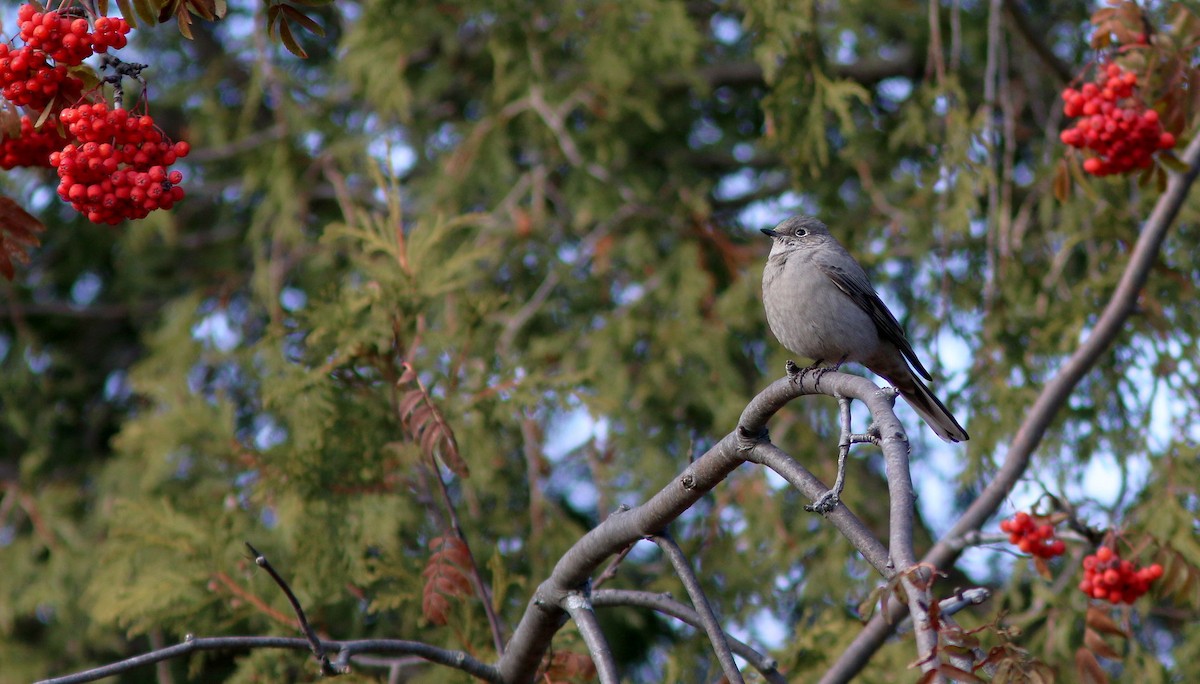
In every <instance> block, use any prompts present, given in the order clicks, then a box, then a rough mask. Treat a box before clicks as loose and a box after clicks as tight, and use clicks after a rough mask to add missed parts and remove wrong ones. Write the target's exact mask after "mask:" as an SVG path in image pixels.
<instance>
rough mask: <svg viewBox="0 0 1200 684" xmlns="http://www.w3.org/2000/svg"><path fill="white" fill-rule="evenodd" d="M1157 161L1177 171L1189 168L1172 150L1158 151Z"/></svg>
mask: <svg viewBox="0 0 1200 684" xmlns="http://www.w3.org/2000/svg"><path fill="white" fill-rule="evenodd" d="M1158 161H1159V162H1160V163H1161V164H1162V165H1163V166H1165V167H1167V168H1168V169H1171V170H1172V171H1177V172H1179V173H1187V172H1188V171H1190V170H1191V169H1190V168H1189V167H1188V165H1187V164H1185V163H1184V162H1183V160H1182V159H1180V158H1179V157H1178V156H1176V155H1175V153H1174V152H1160V153H1159V155H1158Z"/></svg>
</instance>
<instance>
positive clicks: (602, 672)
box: [562, 591, 621, 684]
mask: <svg viewBox="0 0 1200 684" xmlns="http://www.w3.org/2000/svg"><path fill="white" fill-rule="evenodd" d="M562 609H563V610H565V611H567V614H568V615H570V616H571V619H572V620H574V621H575V626H576V627H577V628H578V629H579V634H580V635H581V636H582V637H583V642H584V643H585V644H587V647H588V654H590V655H591V656H592V662H593V663H595V664H596V673H597V674H598V675H599V676H600V683H601V684H617V683H618V682H619V681H621V678H620V676H618V675H617V661H616V659H615V658H613V653H612V648H611V647H610V646H609V645H608V640H607V639H605V638H604V632H602V631H601V630H600V621H599V620H597V619H596V612H595V611H594V610H592V602H591V600H589V599H588V597H587V596H586V595H584V593H583V592H579V591H572V592H568V593H567V595H566V596H565V597H563V601H562Z"/></svg>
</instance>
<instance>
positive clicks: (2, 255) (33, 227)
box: [0, 195, 46, 280]
mask: <svg viewBox="0 0 1200 684" xmlns="http://www.w3.org/2000/svg"><path fill="white" fill-rule="evenodd" d="M45 230H46V226H44V225H42V222H41V221H39V220H37V219H36V218H34V216H33V215H32V214H30V213H29V212H27V211H25V210H24V209H23V208H22V207H21V205H19V204H17V203H16V202H15V201H13V200H12V199H11V198H9V197H5V196H3V195H0V275H3V276H4V277H5V278H6V279H8V280H12V279H13V276H15V275H16V270H15V269H14V268H13V262H14V261H19V262H21V263H22V264H28V263H29V253H28V252H29V248H31V247H37V246H38V245H40V244H42V243H41V241H39V240H38V238H37V234H38V233H41V232H43V231H45Z"/></svg>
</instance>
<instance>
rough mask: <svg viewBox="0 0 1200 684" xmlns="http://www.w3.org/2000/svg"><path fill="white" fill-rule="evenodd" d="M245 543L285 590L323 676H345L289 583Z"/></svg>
mask: <svg viewBox="0 0 1200 684" xmlns="http://www.w3.org/2000/svg"><path fill="white" fill-rule="evenodd" d="M243 543H244V544H245V545H246V548H248V549H250V553H252V554H254V564H255V565H257V566H258V567H260V568H262V569H263V570H266V571H267V574H268V575H270V576H271V579H273V580H275V584H278V585H279V588H280V589H282V590H283V595H284V596H286V597H287V600H288V603H290V604H292V610H294V611H295V612H296V619H297V620H299V621H300V631H301V632H304V638H305V639H307V640H308V645H309V647H310V648H311V649H312V653H313V656H314V657H316V659H317V662H318V663H320V664H321V674H323V675H327V676H328V675H338V674H345V673H344V672H338V671H337V670H336V669H334V667H333V663H331V662H329V658H328V657H327V656H326V655H325V649H324V647H323V646H321V639H320V637H318V636H317V633H316V632H315V631H314V630H313V628H312V625H310V624H308V618H306V617H305V616H304V608H303V607H301V605H300V600H299V599H297V598H296V595H295V594H294V593H292V588H291V587H289V586H288V583H287V581H286V580H284V579H283V576H282V575H280V574H279V573H278V572H277V571H276V570H275V567H274V566H273V565H271V562H270V561H268V560H267V557H266V556H264V555H263V554H262V553H260V552H259V550H258V549H256V548H254V547H253V546H252V545H251V544H250V542H243Z"/></svg>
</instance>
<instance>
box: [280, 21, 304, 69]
mask: <svg viewBox="0 0 1200 684" xmlns="http://www.w3.org/2000/svg"><path fill="white" fill-rule="evenodd" d="M279 39H280V40H281V41H283V46H284V47H285V48H287V49H288V52H290V53H292V54H293V55H296V56H297V57H299V58H300V59H308V53H307V52H305V51H304V48H302V47H300V43H298V42H296V37H295V36H293V35H292V28H291V26H290V25H289V24H288V21H287V19H284V20H282V21H280V22H279Z"/></svg>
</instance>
